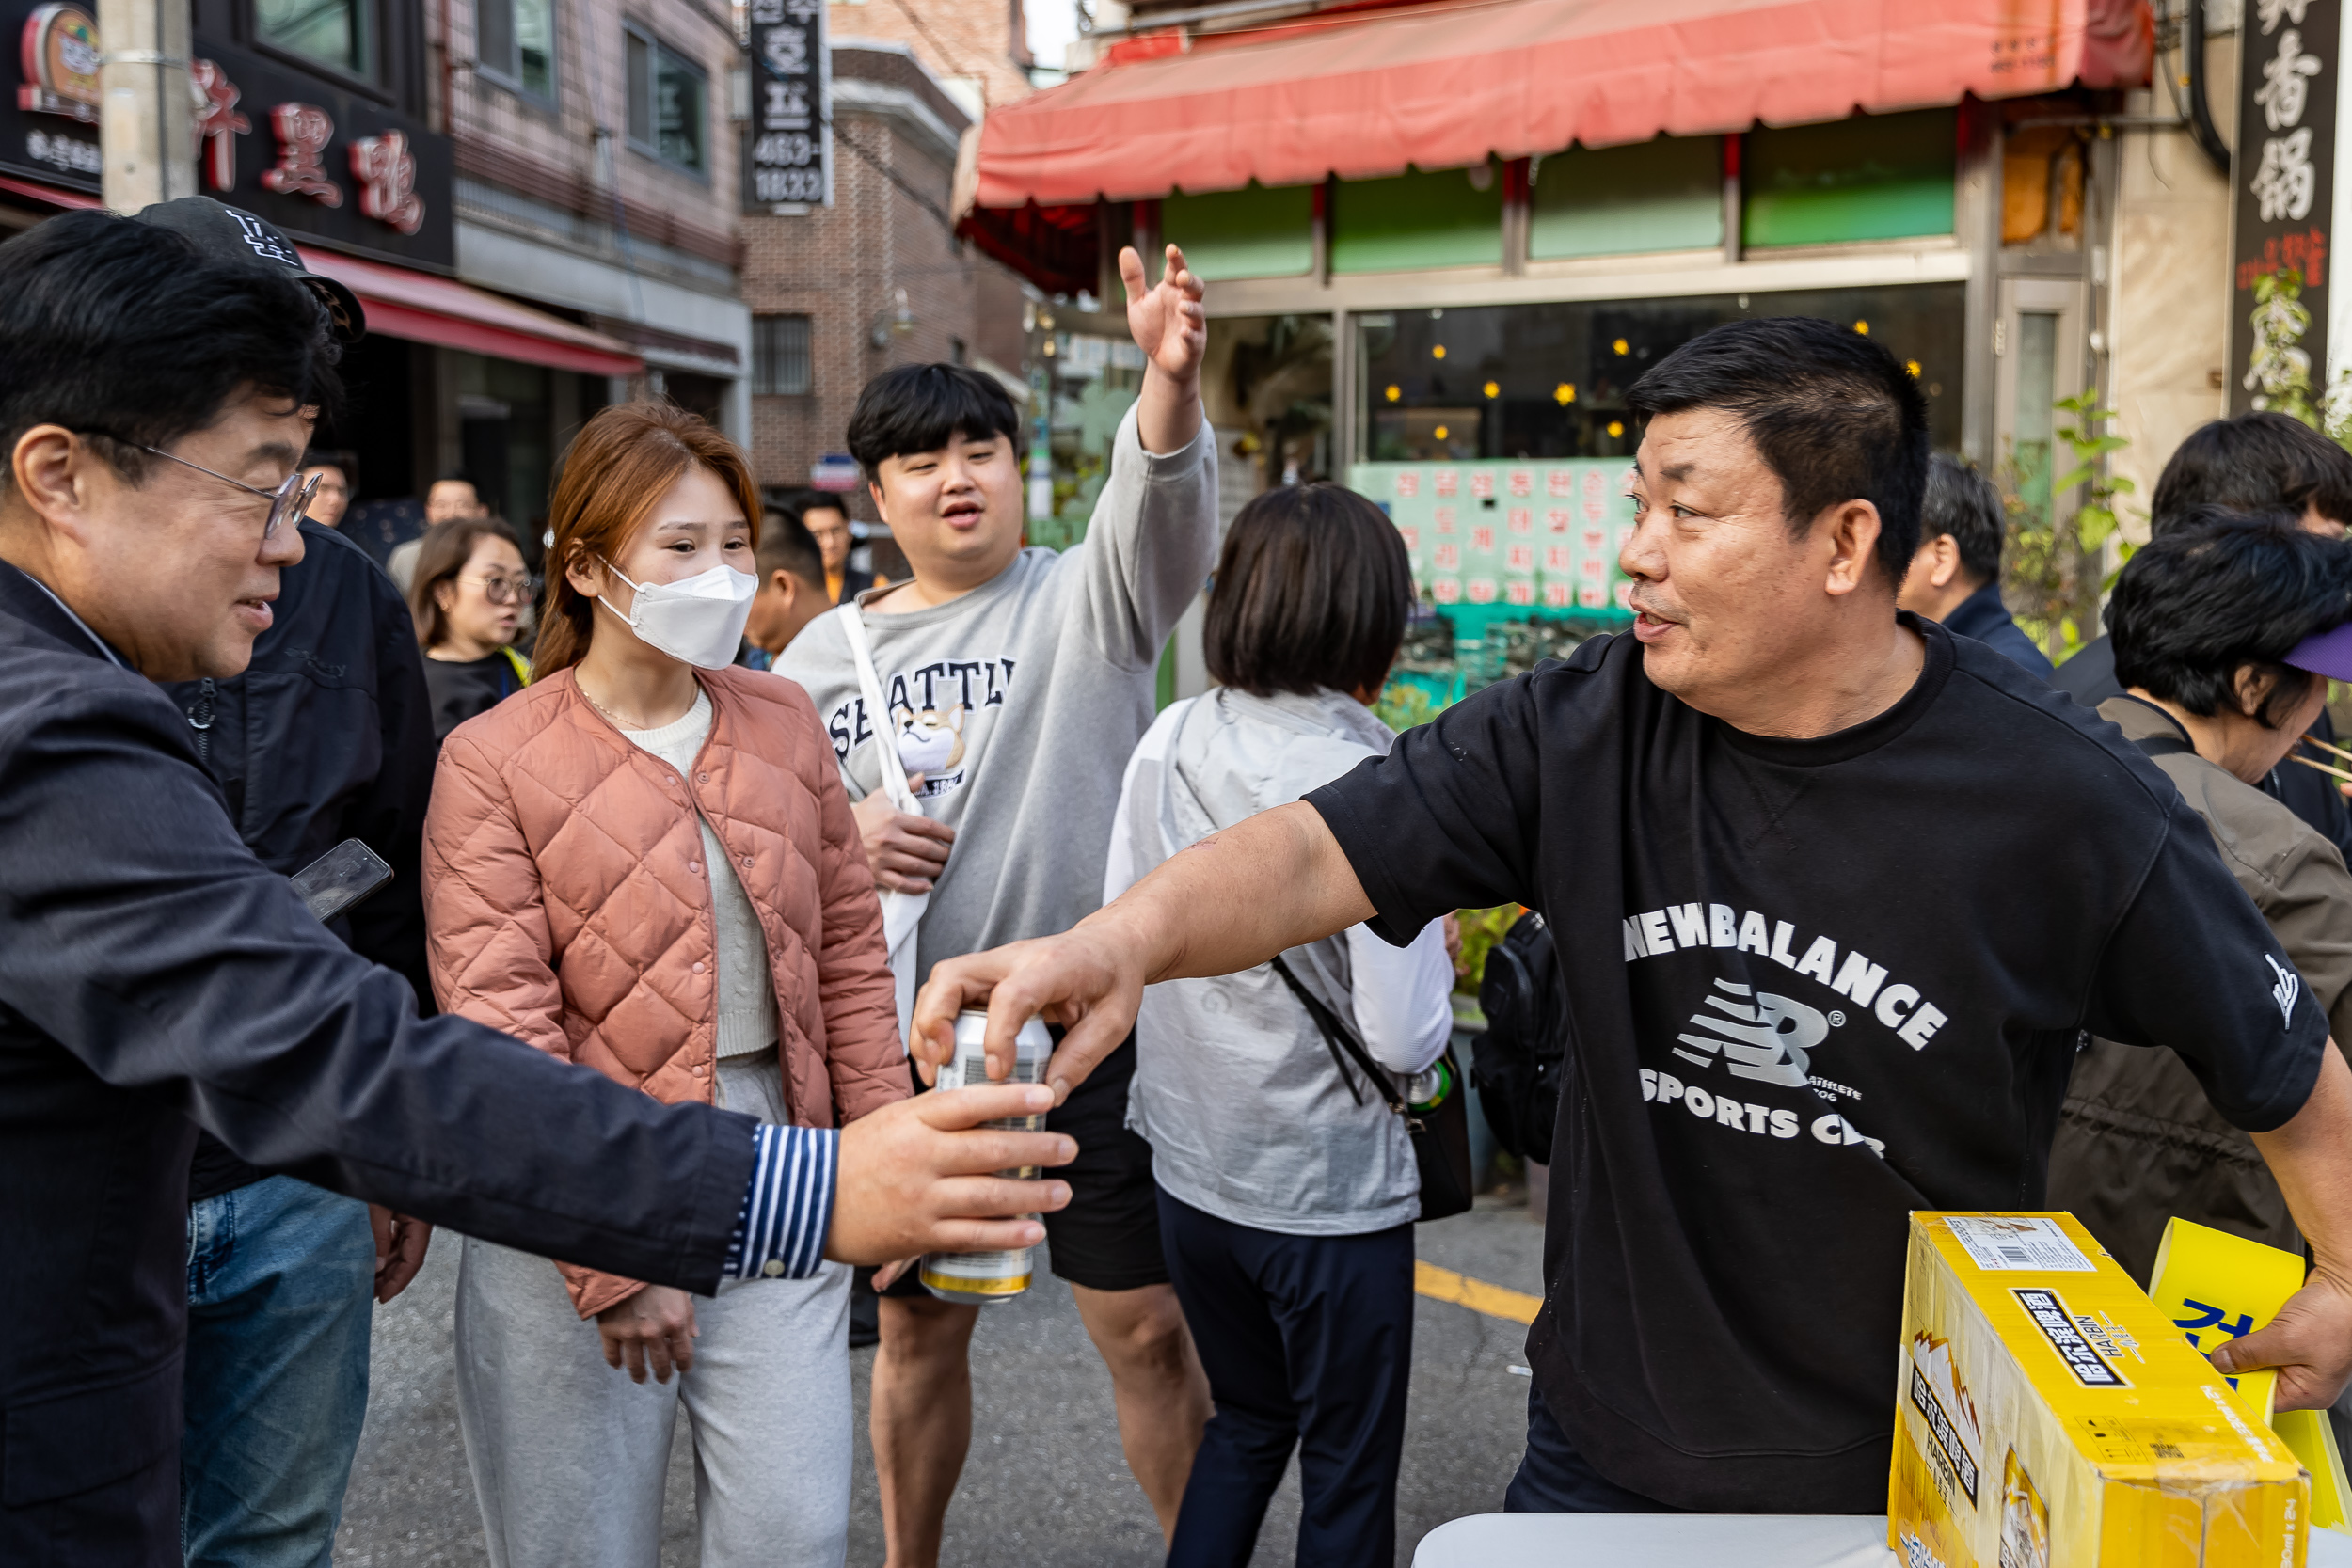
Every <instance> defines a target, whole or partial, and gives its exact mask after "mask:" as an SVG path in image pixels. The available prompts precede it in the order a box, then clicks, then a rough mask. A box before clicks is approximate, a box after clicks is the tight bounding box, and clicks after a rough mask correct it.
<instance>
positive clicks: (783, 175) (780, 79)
mask: <svg viewBox="0 0 2352 1568" xmlns="http://www.w3.org/2000/svg"><path fill="white" fill-rule="evenodd" d="M750 10H751V25H752V50H751V67H752V123H751V133H750V140H751V151H750V155H749V156H748V157H746V158H745V159H744V160H743V187H744V188H743V204H744V206H745V207H746V208H747V209H748V210H750V211H753V212H773V211H775V210H776V209H777V208H780V207H782V208H801V209H805V208H808V207H818V206H822V207H830V206H832V205H833V119H832V115H831V113H830V112H829V107H828V101H829V100H830V99H831V97H832V95H833V94H832V78H833V56H832V55H831V54H830V52H829V51H828V50H827V49H826V46H825V8H824V4H823V0H751V6H750Z"/></svg>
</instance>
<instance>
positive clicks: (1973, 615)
mask: <svg viewBox="0 0 2352 1568" xmlns="http://www.w3.org/2000/svg"><path fill="white" fill-rule="evenodd" d="M2008 532H2009V509H2008V508H2007V507H2005V506H2003V505H2002V504H2001V493H2000V492H1999V491H1998V490H1996V489H1994V487H1993V482H1992V481H1991V480H1989V479H1987V478H1985V477H1984V475H1982V474H1980V473H1979V472H1978V471H1977V470H1976V469H1974V468H1972V467H1969V466H1968V465H1967V464H1965V463H1963V462H1961V461H1960V460H1959V459H1958V458H1956V457H1951V456H1947V454H1945V453H1943V452H1940V451H1939V452H1937V453H1936V454H1935V455H1934V456H1933V457H1931V458H1930V459H1929V460H1928V499H1927V500H1926V502H1925V503H1924V504H1923V505H1922V507H1921V509H1920V514H1919V548H1918V550H1917V551H1916V552H1915V554H1914V555H1913V556H1912V558H1911V567H1910V569H1909V570H1908V571H1906V572H1905V573H1904V574H1903V583H1902V589H1901V591H1900V592H1899V594H1896V596H1895V603H1896V606H1897V608H1898V609H1901V610H1910V611H1911V612H1912V613H1913V614H1915V615H1923V616H1925V617H1926V618H1927V619H1929V620H1931V621H1940V622H1942V623H1943V624H1944V629H1945V630H1947V631H1949V632H1952V633H1955V634H1956V635H1958V636H1961V637H1973V638H1975V639H1976V640H1977V641H1979V642H1981V643H1983V644H1984V645H1985V646H1987V647H1989V648H1992V649H1994V650H1995V651H1997V652H1999V653H2003V654H2006V655H2008V656H2009V657H2010V659H2012V660H2014V661H2015V662H2016V663H2017V664H2018V665H2020V666H2021V667H2023V668H2024V669H2026V671H2028V672H2030V673H2033V674H2036V675H2039V676H2041V677H2042V679H2043V680H2045V681H2046V680H2048V679H2049V678H2050V672H2051V664H2050V661H2049V659H2048V658H2047V657H2044V656H2043V654H2042V650H2041V649H2040V648H2037V647H2035V646H2034V645H2033V639H2032V638H2030V637H2027V636H2026V634H2025V633H2024V632H2022V631H2020V630H2018V629H2017V623H2016V622H2014V621H2012V620H2010V615H2009V607H2008V606H2007V605H2005V604H2003V603H2002V602H2001V541H2002V539H2003V538H2004V537H2006V536H2007V534H2008Z"/></svg>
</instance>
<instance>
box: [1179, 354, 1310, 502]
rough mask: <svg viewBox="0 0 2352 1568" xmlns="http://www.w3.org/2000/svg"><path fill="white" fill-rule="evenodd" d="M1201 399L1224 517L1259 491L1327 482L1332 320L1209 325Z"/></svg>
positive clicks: (1201, 380)
mask: <svg viewBox="0 0 2352 1568" xmlns="http://www.w3.org/2000/svg"><path fill="white" fill-rule="evenodd" d="M1200 396H1201V402H1202V404H1203V405H1204V406H1205V407H1206V409H1207V412H1208V417H1209V422H1210V423H1211V424H1212V425H1214V426H1216V434H1217V483H1218V488H1219V489H1220V490H1222V491H1224V492H1226V494H1227V496H1228V498H1229V499H1230V504H1229V505H1227V506H1226V508H1225V511H1226V514H1227V515H1228V516H1229V517H1230V516H1231V515H1232V512H1233V511H1235V510H1237V509H1238V508H1239V506H1240V503H1241V501H1243V500H1247V499H1248V498H1249V497H1251V496H1254V495H1256V494H1257V493H1258V492H1259V491H1261V490H1270V489H1272V488H1273V487H1274V486H1276V485H1278V484H1307V483H1313V482H1314V481H1316V480H1321V479H1329V478H1331V477H1332V471H1333V470H1332V462H1331V318H1330V317H1328V316H1324V315H1284V316H1232V317H1220V318H1218V319H1217V320H1216V321H1213V322H1211V323H1210V324H1209V357H1208V363H1207V364H1206V365H1205V366H1204V367H1203V368H1202V373H1201V378H1200Z"/></svg>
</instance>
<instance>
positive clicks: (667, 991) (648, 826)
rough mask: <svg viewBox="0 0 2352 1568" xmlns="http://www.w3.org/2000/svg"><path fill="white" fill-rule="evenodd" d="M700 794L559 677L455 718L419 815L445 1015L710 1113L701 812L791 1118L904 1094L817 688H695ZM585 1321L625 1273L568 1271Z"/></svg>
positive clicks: (878, 1103)
mask: <svg viewBox="0 0 2352 1568" xmlns="http://www.w3.org/2000/svg"><path fill="white" fill-rule="evenodd" d="M697 678H698V679H699V680H701V682H702V684H703V688H704V689H705V690H707V692H709V694H710V701H711V705H712V707H713V709H714V712H713V713H712V716H711V725H710V739H709V741H708V743H707V745H706V746H705V747H704V749H703V752H702V755H701V756H700V757H699V758H698V759H696V762H695V767H694V771H693V773H692V775H691V777H685V778H681V777H679V776H678V774H677V773H676V772H675V770H674V769H673V768H671V767H670V766H669V764H667V763H665V762H663V761H662V760H661V759H660V758H659V757H656V756H654V755H653V754H652V753H650V752H645V751H644V750H642V749H640V748H639V747H637V746H635V745H632V744H631V743H630V742H629V741H628V739H627V738H626V737H625V736H622V735H621V733H620V732H619V731H618V730H616V729H614V728H613V727H612V724H611V722H610V721H607V720H606V719H605V717H604V716H603V715H602V714H600V713H598V712H597V711H596V709H595V708H594V707H591V706H590V705H589V704H588V701H587V699H586V698H585V697H583V696H581V695H580V688H579V686H578V685H577V684H576V683H575V681H574V680H573V678H572V673H571V672H570V671H568V670H566V671H563V672H561V673H557V674H555V675H552V676H549V677H548V678H547V679H546V680H543V681H540V682H538V683H536V684H534V685H532V686H531V687H529V688H527V689H524V690H522V691H520V692H517V693H516V695H514V696H512V697H510V698H508V699H507V700H506V701H505V702H503V703H501V704H500V705H498V706H496V707H494V708H492V709H490V710H489V711H488V712H487V713H485V714H482V715H481V716H480V717H478V718H475V719H473V720H470V721H468V722H466V723H464V724H461V725H459V726H458V727H457V729H456V730H455V731H453V733H452V734H451V736H450V737H449V741H448V743H447V744H446V745H445V746H444V747H443V748H442V751H441V762H440V770H439V772H438V773H437V775H436V776H435V778H434V781H433V806H432V811H431V813H430V815H429V816H427V817H426V820H425V834H424V907H425V921H426V925H427V927H428V930H429V936H430V941H431V958H432V965H433V989H434V990H435V992H436V994H437V995H438V996H439V998H440V1003H441V1006H442V1009H443V1010H444V1011H447V1012H453V1013H462V1014H463V1015H465V1016H466V1017H468V1018H470V1019H473V1020H475V1021H476V1022H482V1023H486V1024H488V1025H490V1026H491V1027H492V1028H494V1029H501V1030H503V1031H505V1032H506V1033H507V1034H510V1035H513V1036H515V1037H516V1038H518V1039H521V1040H525V1041H528V1042H529V1043H530V1044H532V1045H535V1046H537V1047H538V1048H539V1049H540V1050H542V1051H545V1052H547V1053H549V1054H551V1055H555V1056H561V1057H563V1058H564V1060H565V1061H568V1062H578V1063H580V1064H581V1065H582V1066H585V1067H592V1068H595V1069H596V1070H597V1071H598V1072H601V1073H603V1074H604V1075H605V1076H606V1077H608V1078H613V1079H617V1080H619V1081H620V1082H621V1083H624V1084H633V1085H637V1086H638V1087H639V1088H642V1089H644V1091H645V1092H646V1093H647V1094H649V1095H652V1096H653V1097H654V1098H655V1099H657V1100H660V1101H681V1100H699V1101H703V1102H705V1103H706V1104H707V1103H709V1101H710V1100H711V1074H712V1071H713V1064H714V1061H715V1058H716V1044H717V1037H718V1029H719V1011H718V1007H719V1004H718V994H717V985H716V982H717V979H718V945H719V938H718V927H717V924H716V921H715V918H714V916H713V914H712V912H711V898H710V877H709V873H708V872H707V869H706V868H705V867H704V866H703V864H702V859H703V838H702V834H701V832H700V830H699V829H698V827H697V826H696V823H695V816H696V813H697V812H699V813H700V814H701V815H702V816H704V817H706V818H707V819H708V821H709V823H710V826H711V829H712V831H713V832H716V833H717V834H718V836H719V842H720V843H721V844H723V845H724V846H725V847H726V851H727V853H728V854H729V855H731V856H733V857H734V859H735V871H736V875H737V877H739V879H741V881H742V884H743V891H744V892H745V893H746V894H747V895H749V896H750V898H751V902H752V907H753V908H754V909H755V911H757V912H758V915H759V924H760V927H761V929H762V930H763V931H764V932H765V933H766V935H767V939H768V958H769V962H770V965H771V968H772V969H773V971H774V973H775V986H776V1010H777V1013H778V1015H779V1019H780V1023H781V1029H780V1032H779V1037H778V1040H777V1047H778V1056H779V1058H780V1060H781V1063H782V1067H783V1073H784V1104H785V1107H786V1111H787V1115H788V1116H789V1117H790V1118H791V1119H792V1120H793V1121H794V1122H796V1123H799V1124H801V1125H803V1126H810V1127H831V1126H834V1125H836V1124H837V1123H838V1122H840V1121H846V1120H853V1119H855V1118H856V1117H862V1116H864V1115H866V1113H867V1112H869V1111H873V1110H877V1109H879V1108H880V1107H882V1106H883V1105H887V1104H888V1103H890V1102H891V1101H894V1100H897V1099H898V1098H900V1097H901V1096H903V1095H905V1094H906V1093H907V1092H908V1078H907V1068H906V1057H905V1053H904V1051H903V1049H902V1047H901V1045H900V1042H899V1039H898V1009H897V1004H896V1002H895V1000H894V995H893V991H892V988H891V978H890V969H889V965H888V960H887V958H886V956H885V954H884V950H883V946H882V905H881V903H880V902H879V901H878V900H877V899H876V897H875V895H874V879H873V876H872V874H871V873H870V872H869V871H868V870H867V869H866V855H865V852H864V850H863V849H862V848H861V847H860V846H859V843H858V836H857V829H856V825H855V823H854V822H853V821H852V820H851V818H850V800H849V796H848V795H847V794H846V793H845V792H844V791H843V789H842V787H841V776H840V774H839V772H838V771H837V769H836V768H835V767H834V755H833V748H832V747H831V746H830V745H828V744H827V743H826V740H825V736H824V732H823V731H822V730H821V729H819V728H818V721H817V710H816V709H815V708H814V707H812V706H811V705H809V700H808V694H807V693H806V692H804V691H803V690H802V689H800V687H798V686H796V685H794V684H793V683H792V682H790V681H787V680H785V679H783V678H781V677H779V676H776V675H771V674H766V673H760V672H755V671H751V670H737V669H728V670H718V671H702V672H699V673H697ZM559 1266H560V1267H561V1268H562V1269H563V1271H564V1281H565V1283H566V1284H567V1285H569V1286H570V1288H571V1292H572V1305H573V1306H574V1307H577V1308H578V1309H579V1311H580V1316H581V1317H583V1318H585V1317H589V1316H592V1315H594V1314H595V1313H597V1312H600V1311H602V1310H603V1309H604V1308H606V1307H610V1306H612V1304H613V1303H614V1302H617V1301H621V1300H624V1299H626V1298H627V1297H628V1296H629V1295H630V1294H632V1293H634V1292H635V1291H637V1290H639V1289H640V1288H641V1287H640V1286H639V1284H638V1283H637V1282H636V1281H634V1280H629V1279H623V1278H619V1277H617V1276H615V1275H602V1274H597V1273H596V1272H594V1271H592V1270H588V1269H582V1268H576V1267H574V1266H572V1265H571V1264H568V1263H567V1264H562V1265H559Z"/></svg>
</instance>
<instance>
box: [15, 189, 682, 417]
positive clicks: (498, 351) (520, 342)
mask: <svg viewBox="0 0 2352 1568" xmlns="http://www.w3.org/2000/svg"><path fill="white" fill-rule="evenodd" d="M0 191H7V192H8V193H9V194H11V195H15V196H29V197H33V198H37V199H40V200H42V201H46V202H49V203H51V204H52V205H55V206H58V207H98V206H103V205H104V203H103V202H101V201H100V200H99V199H98V198H96V197H94V196H86V195H84V194H83V193H82V192H80V191H69V190H64V189H61V188H59V187H56V186H54V185H40V184H34V183H32V182H27V181H22V180H11V179H9V178H8V177H7V176H5V175H0ZM296 248H297V249H299V250H300V251H301V252H302V264H303V265H304V266H306V267H309V268H310V270H311V271H312V272H315V273H319V274H321V275H323V276H325V277H331V278H333V279H335V281H337V282H338V283H341V284H342V285H343V286H345V287H346V288H348V289H350V291H351V292H352V293H355V294H358V296H359V304H360V307H361V308H362V309H365V310H366V311H367V313H368V330H369V331H370V332H380V333H382V334H383V335H384V336H385V337H387V338H405V339H407V340H408V341H411V342H418V343H437V344H439V345H440V346H441V347H443V348H462V349H469V350H471V351H472V352H473V353H476V354H487V355H490V356H493V357H496V358H500V359H513V360H516V361H518V362H520V363H522V364H525V365H547V366H549V367H552V368H553V369H555V370H559V371H584V372H587V373H588V374H590V375H635V374H636V373H638V372H640V371H642V370H644V368H645V362H644V360H643V359H641V358H639V357H638V356H637V354H636V352H635V351H634V350H632V349H631V348H630V347H629V346H628V344H627V343H625V342H622V341H620V340H619V339H618V338H610V337H607V336H606V335H605V334H603V333H601V332H592V331H590V330H589V329H588V328H587V327H584V326H578V325H573V324H572V323H570V322H567V321H565V320H564V319H563V318H562V317H560V316H550V315H548V313H547V312H546V311H544V310H533V309H531V308H530V307H529V306H527V305H517V304H516V303H515V302H514V301H513V300H511V299H506V298H502V297H501V296H500V295H498V294H494V293H489V292H488V291H486V290H483V289H477V288H474V287H472V286H471V285H470V284H466V283H460V282H457V281H455V280H454V279H453V278H447V277H435V276H434V275H433V274H431V273H424V272H412V271H410V270H409V269H408V268H406V267H395V266H390V265H388V264H386V263H384V262H382V261H361V260H360V259H359V258H358V257H357V256H339V255H337V254H336V253H335V252H333V251H331V250H318V249H313V248H311V247H310V246H307V245H306V246H297V247H296Z"/></svg>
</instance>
